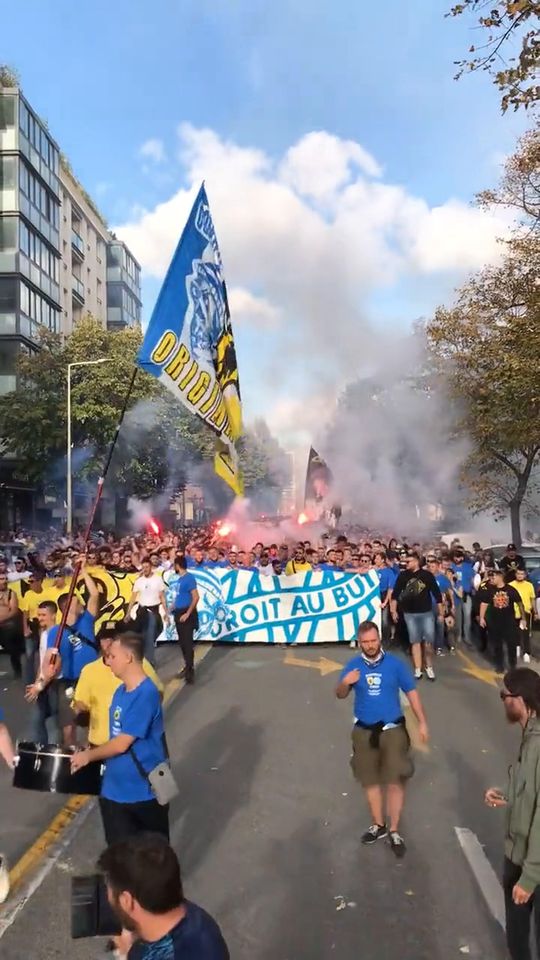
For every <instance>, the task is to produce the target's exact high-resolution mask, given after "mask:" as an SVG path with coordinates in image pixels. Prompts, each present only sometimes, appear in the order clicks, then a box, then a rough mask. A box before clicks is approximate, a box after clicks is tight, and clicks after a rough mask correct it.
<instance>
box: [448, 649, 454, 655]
mask: <svg viewBox="0 0 540 960" xmlns="http://www.w3.org/2000/svg"><path fill="white" fill-rule="evenodd" d="M448 649H449V650H450V653H453V654H454V655H455V653H456V648H455V647H449V648H448Z"/></svg>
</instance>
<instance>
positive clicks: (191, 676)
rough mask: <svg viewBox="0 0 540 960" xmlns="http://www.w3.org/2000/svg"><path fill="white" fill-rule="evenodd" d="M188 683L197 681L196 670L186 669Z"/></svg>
mask: <svg viewBox="0 0 540 960" xmlns="http://www.w3.org/2000/svg"><path fill="white" fill-rule="evenodd" d="M186 683H189V684H190V685H191V684H192V683H195V671H194V670H186Z"/></svg>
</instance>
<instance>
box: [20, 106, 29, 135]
mask: <svg viewBox="0 0 540 960" xmlns="http://www.w3.org/2000/svg"><path fill="white" fill-rule="evenodd" d="M19 127H20V128H21V130H22V132H23V133H24V135H25V137H26V138H27V139H28V136H29V132H30V114H29V113H28V107H27V106H26V104H25V103H23V101H22V100H19Z"/></svg>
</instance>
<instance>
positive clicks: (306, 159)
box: [115, 124, 507, 419]
mask: <svg viewBox="0 0 540 960" xmlns="http://www.w3.org/2000/svg"><path fill="white" fill-rule="evenodd" d="M178 134H179V158H180V161H181V163H182V166H183V170H184V174H185V177H184V182H185V184H187V185H188V186H186V187H185V188H181V189H179V190H177V192H176V193H174V194H173V195H172V196H171V197H170V198H169V199H168V200H166V201H165V202H163V203H160V204H158V205H157V206H156V207H154V208H153V209H151V210H145V211H138V212H137V214H136V215H133V216H132V217H131V218H130V220H129V222H127V223H124V224H123V225H120V226H118V227H116V228H115V230H116V232H117V233H118V235H119V236H120V237H122V239H123V240H125V241H126V243H127V244H128V245H129V246H130V248H131V249H132V250H133V253H134V254H135V256H136V257H137V258H138V260H139V261H140V262H141V263H142V267H143V271H144V273H146V275H149V274H150V275H152V276H154V277H158V278H161V277H163V275H164V274H165V271H166V269H167V266H168V264H169V261H170V258H171V255H172V252H173V250H174V248H175V246H176V244H177V242H178V237H179V235H180V233H181V231H182V229H183V226H184V224H185V221H186V219H187V216H188V213H189V211H190V208H191V205H192V203H193V200H194V198H195V194H196V191H197V190H198V188H199V186H200V183H201V181H202V180H203V179H204V180H206V186H207V191H208V195H209V199H210V204H211V207H212V211H213V216H214V220H215V224H216V230H217V234H218V239H219V242H220V246H221V250H222V255H223V260H224V264H225V271H226V276H227V281H228V286H229V290H230V291H231V308H232V311H231V312H232V318H233V325H234V324H235V319H236V317H237V318H238V319H239V320H241V321H242V324H241V326H240V331H239V336H238V339H241V335H242V334H241V330H242V327H245V326H246V325H247V324H249V325H250V326H252V327H253V328H254V329H257V328H259V327H265V328H266V329H268V328H270V329H271V328H272V327H273V326H275V327H276V328H277V329H276V335H275V336H273V337H272V336H270V337H269V338H267V339H268V340H269V343H268V346H267V344H266V340H265V349H264V355H262V353H261V356H260V357H255V358H253V363H256V364H257V368H259V366H261V368H262V366H263V365H264V368H265V370H271V371H272V376H273V378H274V379H273V381H272V382H273V386H274V388H275V386H276V384H278V385H279V388H280V390H281V392H282V395H286V393H287V387H288V384H287V382H286V379H287V377H286V375H284V374H283V364H284V358H285V359H286V362H287V363H288V364H289V368H290V369H293V367H294V365H295V364H296V365H297V364H300V366H301V367H302V368H303V370H304V371H305V370H306V369H307V371H308V376H307V377H306V378H305V382H306V384H309V385H310V387H311V399H312V393H313V386H314V385H316V387H317V392H318V393H320V394H325V393H326V394H327V395H335V390H336V387H338V388H339V386H340V385H343V383H345V382H346V381H347V379H348V378H349V377H350V376H351V375H352V374H355V373H358V372H359V371H360V370H361V369H363V368H365V366H366V365H367V364H372V365H373V363H375V362H376V361H377V360H378V359H380V357H381V355H387V353H388V349H389V343H390V344H391V343H392V336H391V332H390V333H389V332H388V331H385V333H386V336H385V339H384V343H383V342H382V339H381V325H380V324H378V328H375V329H374V328H373V326H371V325H370V323H369V322H368V320H367V316H368V315H369V314H370V312H371V300H372V298H373V295H374V294H379V293H380V292H381V291H386V292H387V293H388V294H389V295H392V293H393V291H394V290H395V291H396V295H398V293H399V290H400V286H399V285H400V283H402V282H405V281H407V280H410V279H411V278H414V283H415V287H416V288H417V290H418V291H419V292H420V293H421V292H422V291H423V290H424V289H425V291H428V290H429V296H430V297H432V296H433V297H435V298H436V299H435V302H434V303H433V306H435V303H436V302H437V299H438V295H437V284H439V285H440V289H441V290H442V291H445V292H446V290H447V289H448V288H449V286H450V285H451V284H457V283H459V282H460V280H462V279H463V278H464V277H465V276H466V275H467V274H468V273H469V272H470V271H472V270H476V269H478V268H479V267H481V266H483V265H484V264H485V263H487V262H491V261H493V260H494V259H495V258H496V257H497V256H499V255H500V246H499V245H498V244H497V237H498V236H500V235H501V234H503V233H505V232H506V229H507V223H506V221H505V220H504V218H501V217H500V216H498V215H492V214H490V213H488V212H486V211H484V210H480V209H476V208H474V207H470V206H468V205H466V204H464V203H463V202H461V201H458V200H455V199H452V198H449V199H448V200H447V201H446V202H444V203H439V204H438V205H437V206H430V205H429V204H428V203H427V201H426V200H425V199H423V198H422V197H419V196H415V195H414V194H412V193H410V192H409V191H407V190H406V189H405V188H404V187H403V186H400V185H396V184H393V183H389V182H386V181H385V180H384V178H383V176H382V171H381V168H380V167H379V164H378V163H377V161H376V160H375V159H374V158H373V157H372V156H371V155H370V154H369V153H367V151H365V150H364V149H363V147H362V146H361V145H360V144H355V143H354V142H353V141H346V140H340V139H339V138H338V137H334V136H332V135H330V134H328V133H324V132H321V131H319V132H315V133H311V134H308V135H307V136H305V137H303V138H302V139H301V140H300V141H299V142H298V143H296V144H294V145H292V146H291V147H290V148H289V149H288V150H287V151H286V152H285V154H284V156H283V157H280V158H278V159H277V160H275V159H272V158H271V157H270V156H269V155H268V154H266V153H265V152H264V151H262V150H259V149H256V148H252V147H244V146H239V145H238V144H236V143H234V142H232V141H226V140H223V139H221V138H220V137H219V136H218V134H217V133H215V131H213V130H209V129H202V130H201V129H196V128H194V127H192V126H190V125H189V124H182V126H180V127H179V129H178ZM443 295H444V294H443V293H441V294H439V296H441V297H442V296H443ZM411 311H415V308H413V307H409V306H408V305H407V302H403V303H402V319H403V320H404V321H411V320H412V319H413V318H414V317H415V316H416V312H413V313H412V315H411ZM391 349H392V347H391V346H390V350H391ZM250 359H251V358H250ZM293 375H294V374H292V376H293ZM276 376H277V380H276ZM308 392H309V387H308ZM273 397H274V401H275V403H276V404H277V403H278V401H279V397H278V396H277V395H276V392H275V390H274V394H273ZM285 419H287V416H286V417H285Z"/></svg>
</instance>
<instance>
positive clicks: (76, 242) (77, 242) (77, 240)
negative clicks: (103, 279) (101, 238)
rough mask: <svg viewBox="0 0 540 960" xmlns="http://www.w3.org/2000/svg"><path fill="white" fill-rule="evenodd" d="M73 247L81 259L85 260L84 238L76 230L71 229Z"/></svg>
mask: <svg viewBox="0 0 540 960" xmlns="http://www.w3.org/2000/svg"><path fill="white" fill-rule="evenodd" d="M71 249H72V250H73V253H75V254H76V256H77V257H78V258H79V260H84V240H83V238H82V237H80V236H79V234H78V233H77V231H76V230H72V231H71Z"/></svg>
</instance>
